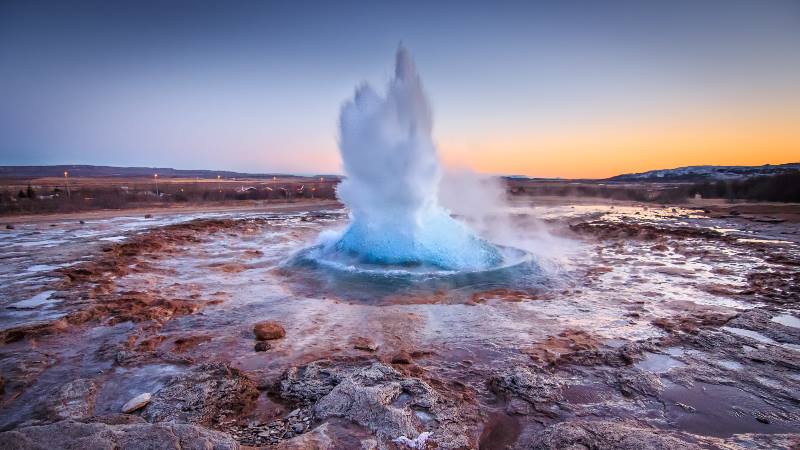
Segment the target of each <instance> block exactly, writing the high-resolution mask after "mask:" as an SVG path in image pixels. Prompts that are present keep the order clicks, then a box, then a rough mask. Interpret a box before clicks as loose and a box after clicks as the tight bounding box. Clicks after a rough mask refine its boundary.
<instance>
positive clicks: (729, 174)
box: [609, 163, 800, 181]
mask: <svg viewBox="0 0 800 450" xmlns="http://www.w3.org/2000/svg"><path fill="white" fill-rule="evenodd" d="M796 171H800V163H791V164H777V165H772V164H766V165H763V166H688V167H678V168H676V169H661V170H651V171H649V172H641V173H629V174H624V175H617V176H615V177H611V178H609V180H612V181H698V180H734V179H742V178H748V177H755V176H765V175H777V174H781V173H787V172H796Z"/></svg>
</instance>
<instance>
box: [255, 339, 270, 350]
mask: <svg viewBox="0 0 800 450" xmlns="http://www.w3.org/2000/svg"><path fill="white" fill-rule="evenodd" d="M271 348H272V346H271V345H269V342H264V341H259V342H256V346H255V351H257V352H265V351H267V350H269V349H271Z"/></svg>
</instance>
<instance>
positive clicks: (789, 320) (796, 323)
mask: <svg viewBox="0 0 800 450" xmlns="http://www.w3.org/2000/svg"><path fill="white" fill-rule="evenodd" d="M772 321H773V322H777V323H779V324H781V325H784V326H787V327H792V328H800V319H798V318H797V317H795V316H793V315H791V314H780V315H777V316H775V317H773V318H772Z"/></svg>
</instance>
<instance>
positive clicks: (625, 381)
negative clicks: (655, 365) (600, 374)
mask: <svg viewBox="0 0 800 450" xmlns="http://www.w3.org/2000/svg"><path fill="white" fill-rule="evenodd" d="M616 378H617V380H616V382H617V383H616V384H617V388H618V389H619V391H620V392H621V393H622V395H624V396H626V397H634V396H636V395H641V396H649V397H655V398H658V395H659V394H660V393H661V391H663V390H664V384H663V383H661V379H660V378H659V377H658V376H656V375H654V374H652V373H650V372H645V371H642V370H633V371H630V372H627V371H619V372H617V373H616Z"/></svg>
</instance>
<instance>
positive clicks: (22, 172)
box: [0, 165, 338, 178]
mask: <svg viewBox="0 0 800 450" xmlns="http://www.w3.org/2000/svg"><path fill="white" fill-rule="evenodd" d="M65 171H66V172H69V176H71V177H87V178H101V177H151V176H153V174H156V173H157V174H158V176H159V177H162V178H195V177H197V178H216V177H217V176H221V177H223V178H272V177H279V178H308V177H304V176H300V175H290V174H281V173H242V172H231V171H225V170H182V169H172V168H169V167H113V166H90V165H58V166H0V178H41V177H62V176H64V172H65ZM316 176H320V175H316ZM322 176H325V177H329V178H338V177H337V176H335V175H322Z"/></svg>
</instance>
